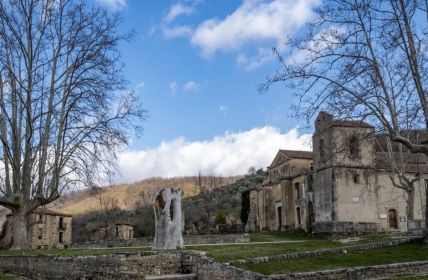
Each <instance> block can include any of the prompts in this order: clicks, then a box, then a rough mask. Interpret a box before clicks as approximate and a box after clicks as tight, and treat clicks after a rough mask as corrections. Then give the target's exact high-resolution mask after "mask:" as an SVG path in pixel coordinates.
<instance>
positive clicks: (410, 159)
mask: <svg viewBox="0 0 428 280" xmlns="http://www.w3.org/2000/svg"><path fill="white" fill-rule="evenodd" d="M376 140H377V141H376V142H377V143H376V144H377V147H378V148H379V150H380V155H381V156H380V157H379V158H378V159H383V161H384V164H382V165H384V166H385V167H387V169H388V170H389V172H390V176H389V177H390V180H391V182H392V185H393V186H394V187H396V188H398V189H401V190H403V191H404V193H405V194H406V198H405V199H406V213H407V220H409V221H411V220H413V219H414V208H415V184H416V183H417V182H418V181H420V180H421V179H422V178H421V174H422V172H426V165H424V164H423V163H424V161H426V157H425V156H424V155H423V154H412V153H409V152H408V151H405V150H406V149H405V147H403V145H402V144H401V143H395V142H392V141H391V139H390V138H389V137H387V136H385V137H382V136H381V135H380V136H378V137H377V139H376Z"/></svg>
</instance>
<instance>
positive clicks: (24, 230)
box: [10, 211, 31, 250]
mask: <svg viewBox="0 0 428 280" xmlns="http://www.w3.org/2000/svg"><path fill="white" fill-rule="evenodd" d="M29 237H30V234H29V215H28V214H25V212H23V211H16V212H14V213H13V216H12V244H11V248H10V249H11V250H21V249H29V248H30V247H31V246H30V238H29Z"/></svg>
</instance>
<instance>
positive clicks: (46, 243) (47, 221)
mask: <svg viewBox="0 0 428 280" xmlns="http://www.w3.org/2000/svg"><path fill="white" fill-rule="evenodd" d="M30 218H31V222H30V223H31V230H30V240H31V247H32V248H35V249H37V248H64V247H68V246H69V245H70V244H71V232H72V230H71V224H72V217H71V216H59V215H51V214H31V216H30ZM61 219H62V223H61ZM4 227H5V236H4V238H3V239H2V240H1V247H5V248H8V247H9V246H10V244H11V243H12V227H13V223H12V216H11V215H9V216H7V219H6V223H5V224H4Z"/></svg>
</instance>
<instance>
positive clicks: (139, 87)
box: [135, 82, 146, 90]
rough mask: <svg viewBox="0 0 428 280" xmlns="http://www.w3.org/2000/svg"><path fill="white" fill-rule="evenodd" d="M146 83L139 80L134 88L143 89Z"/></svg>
mask: <svg viewBox="0 0 428 280" xmlns="http://www.w3.org/2000/svg"><path fill="white" fill-rule="evenodd" d="M145 85H146V84H145V83H144V82H140V83H139V84H138V85H137V86H136V87H135V88H136V89H137V90H141V89H143V88H144V86H145Z"/></svg>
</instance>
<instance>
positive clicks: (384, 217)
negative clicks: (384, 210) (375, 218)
mask: <svg viewBox="0 0 428 280" xmlns="http://www.w3.org/2000/svg"><path fill="white" fill-rule="evenodd" d="M379 218H380V219H388V215H387V214H380V215H379Z"/></svg>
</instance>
